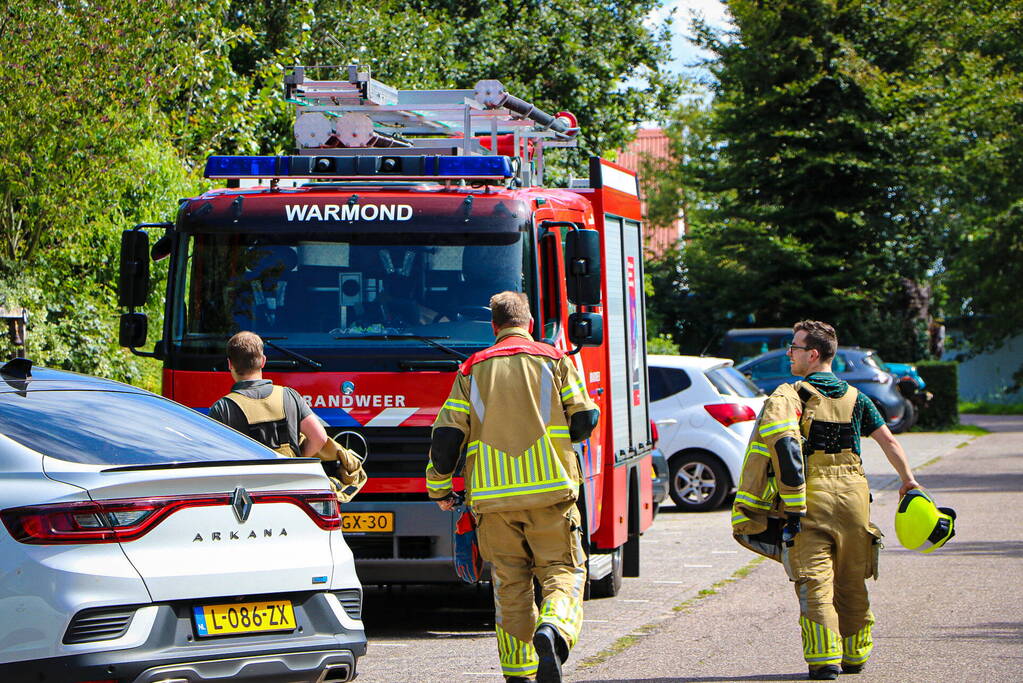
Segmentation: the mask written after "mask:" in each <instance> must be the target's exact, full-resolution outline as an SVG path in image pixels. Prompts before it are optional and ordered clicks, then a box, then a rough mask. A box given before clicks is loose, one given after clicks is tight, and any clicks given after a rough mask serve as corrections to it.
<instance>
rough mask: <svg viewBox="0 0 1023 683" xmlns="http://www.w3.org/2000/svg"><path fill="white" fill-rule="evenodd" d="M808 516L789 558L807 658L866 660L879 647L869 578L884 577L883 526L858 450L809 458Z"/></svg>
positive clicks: (816, 661) (817, 661)
mask: <svg viewBox="0 0 1023 683" xmlns="http://www.w3.org/2000/svg"><path fill="white" fill-rule="evenodd" d="M806 496H807V501H806V507H807V514H806V517H805V518H804V519H803V521H802V530H801V531H800V532H799V533H798V534H796V537H795V539H794V541H793V544H792V546H791V547H789V548H786V549H785V551H784V552H783V558H782V562H783V564H784V565H785V569H786V571H787V572H788V574H789V578H790V579H791V580H792V581H794V582H795V588H796V595H797V597H798V598H799V615H800V616H799V625H800V628H801V630H802V638H803V657H804V658H805V660H806V663H807V664H808V665H809V666H810V667H811V668H817V667H821V666H824V665H827V664H835V665H838V664H864V663H865V662H866V661H867V659H868V658H869V657H870V652H871V650H872V649H873V640H872V639H871V635H870V632H871V627H872V626H873V624H874V617H873V615H872V614H871V612H870V601H869V599H868V597H867V586H866V579H867V578H868V577H874V578H875V579H876V578H877V554H878V550H879V549H880V547H881V546H880V539H881V532H880V530H878V529H877V527H875V526H874V525H873V524H871V523H870V487H869V486H868V484H867V479H866V477H865V476H864V475H863V468H862V466H861V465H860V463H859V456H858V455H856V454H855V453H848V452H846V453H837V454H823V453H814V454H812V455H810V456H809V457H808V458H807V472H806Z"/></svg>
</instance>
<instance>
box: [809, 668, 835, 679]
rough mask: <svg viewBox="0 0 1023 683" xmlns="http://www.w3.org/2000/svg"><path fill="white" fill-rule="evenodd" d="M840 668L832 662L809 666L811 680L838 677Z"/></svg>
mask: <svg viewBox="0 0 1023 683" xmlns="http://www.w3.org/2000/svg"><path fill="white" fill-rule="evenodd" d="M839 671H840V669H839V668H838V667H837V666H835V665H834V664H825V665H824V666H814V667H810V680H811V681H833V680H835V679H836V678H838V674H839Z"/></svg>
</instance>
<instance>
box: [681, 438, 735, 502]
mask: <svg viewBox="0 0 1023 683" xmlns="http://www.w3.org/2000/svg"><path fill="white" fill-rule="evenodd" d="M670 481H671V490H670V493H671V499H672V500H673V501H675V505H676V506H677V507H678V508H679V509H680V510H683V511H689V512H699V511H703V510H713V509H714V508H716V507H718V506H719V505H721V501H723V500H724V498H725V494H726V493H727V491H728V487H729V484H728V475H727V474H726V473H725V470H724V467H723V466H722V464H721V462H720V461H719V460H718V459H717V458H716V457H714V456H713V455H710V454H709V453H701V452H690V453H680V454H679V455H676V456H675V457H674V458H672V459H671V480H670Z"/></svg>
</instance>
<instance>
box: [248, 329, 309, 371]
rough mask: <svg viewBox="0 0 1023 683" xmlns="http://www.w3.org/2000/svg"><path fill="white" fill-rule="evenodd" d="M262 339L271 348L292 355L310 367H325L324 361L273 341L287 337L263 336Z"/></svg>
mask: <svg viewBox="0 0 1023 683" xmlns="http://www.w3.org/2000/svg"><path fill="white" fill-rule="evenodd" d="M261 339H262V340H263V343H264V344H266V345H267V346H269V347H270V348H272V349H277V350H278V351H280V352H281V353H283V354H284V355H286V356H291V357H292V358H294V359H295V360H297V361H299V362H301V363H305V364H306V365H308V366H309V367H311V368H313V369H314V370H319V369H320V368H322V367H323V363H321V362H320V361H318V360H313V359H312V358H309V357H307V356H303V355H302V354H301V353H298V352H297V351H292V350H291V349H286V348H284V347H283V346H281V345H280V344H274V343H273V341H272V340H274V339H287V337H261Z"/></svg>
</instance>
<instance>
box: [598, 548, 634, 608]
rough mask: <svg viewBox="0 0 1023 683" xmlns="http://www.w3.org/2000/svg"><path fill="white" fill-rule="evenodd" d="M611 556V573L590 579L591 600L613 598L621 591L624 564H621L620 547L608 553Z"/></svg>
mask: <svg viewBox="0 0 1023 683" xmlns="http://www.w3.org/2000/svg"><path fill="white" fill-rule="evenodd" d="M609 554H610V555H611V571H610V572H609V573H608V575H607V576H605V577H603V578H600V579H591V580H590V582H589V584H590V597H591V598H613V597H614V596H616V595H618V591H620V590H621V589H622V570H623V568H624V566H625V564H624V563H623V562H622V549H621V547H618V548H615V549H614V550H613V551H611V552H610V553H609Z"/></svg>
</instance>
